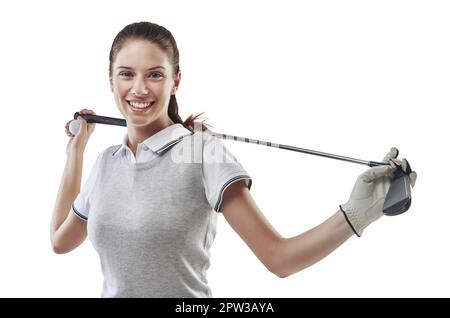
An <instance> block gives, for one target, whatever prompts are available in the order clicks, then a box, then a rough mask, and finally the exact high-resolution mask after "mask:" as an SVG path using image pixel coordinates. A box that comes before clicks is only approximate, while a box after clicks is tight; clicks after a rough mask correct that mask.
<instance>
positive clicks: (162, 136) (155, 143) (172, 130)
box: [113, 123, 192, 156]
mask: <svg viewBox="0 0 450 318" xmlns="http://www.w3.org/2000/svg"><path fill="white" fill-rule="evenodd" d="M191 134H192V132H191V131H190V130H189V129H186V128H185V127H184V126H183V125H182V124H179V123H176V124H173V125H170V126H169V127H167V128H164V129H163V130H160V131H158V132H157V133H156V134H154V135H153V136H151V137H149V138H147V139H146V140H144V141H143V142H142V144H144V145H145V146H147V147H148V148H149V149H151V150H152V151H153V152H155V153H157V154H158V155H159V154H161V153H162V152H164V151H165V150H167V149H169V148H170V147H172V146H173V145H175V144H177V143H178V142H180V141H181V140H182V139H183V137H185V136H188V135H191ZM127 142H128V134H127V135H125V136H124V137H123V139H122V145H121V146H120V147H119V148H118V149H117V150H116V151H115V152H114V153H113V156H115V155H116V154H118V153H120V152H122V151H123V150H126V149H129V148H128V146H127Z"/></svg>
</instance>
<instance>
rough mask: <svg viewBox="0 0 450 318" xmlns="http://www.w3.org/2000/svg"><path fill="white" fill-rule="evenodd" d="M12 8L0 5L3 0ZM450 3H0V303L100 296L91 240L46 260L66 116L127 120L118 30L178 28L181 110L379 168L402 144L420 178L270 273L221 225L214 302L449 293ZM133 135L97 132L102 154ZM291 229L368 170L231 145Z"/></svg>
mask: <svg viewBox="0 0 450 318" xmlns="http://www.w3.org/2000/svg"><path fill="white" fill-rule="evenodd" d="M5 3H7V4H5ZM449 16H450V6H449V4H448V2H445V1H307V2H300V1H230V0H227V1H214V2H213V1H149V0H145V1H130V0H128V1H121V2H104V1H99V2H96V1H76V2H75V1H73V2H72V3H68V2H66V1H65V2H57V1H54V2H52V1H14V2H2V3H1V4H0V39H1V50H0V58H1V59H0V61H1V70H2V74H1V76H0V81H1V85H0V87H1V92H2V94H1V106H2V107H1V115H0V116H1V117H2V125H1V128H0V129H1V136H2V140H3V141H2V145H1V157H0V160H1V165H0V167H1V168H0V169H1V171H0V172H1V174H0V175H1V212H0V213H1V220H0V253H1V256H0V257H1V262H0V296H2V297H98V296H99V295H100V291H101V284H102V275H101V271H100V264H99V261H98V257H97V254H96V252H95V251H94V249H93V247H92V245H91V244H90V242H89V241H88V240H87V241H86V242H85V243H84V244H83V245H82V246H81V247H80V248H78V249H76V250H75V251H73V252H71V253H69V254H66V255H55V254H53V253H52V250H51V247H50V240H49V225H50V218H51V214H52V211H53V205H54V202H55V198H56V193H57V190H58V186H59V182H60V178H61V176H62V172H63V167H64V163H65V146H66V143H67V137H66V135H65V133H64V124H65V123H66V122H67V121H68V120H69V119H71V117H72V116H73V113H74V112H75V111H77V110H79V109H81V108H84V107H87V108H91V109H94V110H95V111H96V112H97V114H101V115H105V116H119V112H118V110H117V108H116V106H115V103H114V100H113V95H112V93H111V92H110V91H109V86H108V80H107V79H108V77H107V75H108V74H107V70H108V53H109V49H110V45H111V43H112V40H113V38H114V36H115V35H116V33H117V32H118V31H120V29H122V28H123V27H124V26H125V25H127V24H129V23H132V22H137V21H152V22H156V23H158V24H161V25H163V26H165V27H166V28H168V29H169V30H170V31H171V32H172V33H173V35H174V36H175V38H176V39H177V42H178V46H179V49H180V54H181V69H182V82H181V86H180V90H179V92H178V101H179V105H180V114H181V117H182V118H186V117H187V116H188V115H189V114H191V113H198V112H202V111H205V112H206V117H208V118H209V123H210V124H212V125H213V126H214V128H215V129H216V131H220V132H224V133H229V134H235V135H239V136H246V137H250V138H257V139H261V140H267V141H272V142H277V143H283V144H288V145H293V146H299V147H304V148H311V149H317V150H321V151H326V152H331V153H337V154H342V155H346V156H351V157H356V158H361V159H365V160H380V159H381V158H382V157H383V156H384V154H385V153H386V152H387V151H388V150H389V148H390V147H391V146H393V145H395V146H397V147H398V148H399V149H400V152H401V153H400V156H401V157H402V156H405V157H407V158H408V159H409V161H410V162H411V164H412V166H413V168H414V169H415V170H416V171H417V172H418V180H417V186H416V187H415V188H414V192H413V205H412V207H411V209H410V210H409V211H408V213H406V214H404V215H401V216H398V217H384V218H382V219H381V220H380V221H378V222H376V223H375V224H373V225H372V226H370V227H369V228H368V229H367V230H366V232H365V233H364V235H363V237H362V238H360V239H358V238H356V237H353V238H351V239H350V240H349V241H348V242H346V243H345V244H344V245H343V246H342V247H340V248H339V249H338V250H336V251H335V252H334V253H332V254H331V255H330V256H329V257H327V258H325V259H324V260H322V261H321V262H319V263H318V264H316V265H314V266H312V267H310V268H308V269H306V270H304V271H302V272H299V273H297V274H294V275H292V276H290V277H288V278H285V279H280V278H277V277H275V276H274V275H273V274H271V273H270V272H269V271H267V270H266V269H265V267H264V266H263V265H262V264H261V263H260V262H259V261H258V260H257V259H256V257H255V256H254V255H253V254H252V252H251V251H250V250H249V249H248V247H247V246H246V245H245V244H244V243H243V241H241V239H240V238H239V237H238V236H237V235H236V233H235V232H234V231H233V230H232V229H231V227H230V226H229V225H228V224H227V223H226V221H225V220H224V219H223V217H222V216H221V217H220V220H219V224H218V234H217V237H216V241H215V243H214V245H213V248H212V265H211V268H210V270H209V276H208V278H209V282H210V285H211V288H212V290H213V295H214V296H216V297H350V296H355V297H372V296H373V297H416V296H419V297H432V296H438V297H444V296H445V297H449V296H450V289H449V287H448V286H449V284H450V278H449V273H448V270H449V268H450V256H449V248H448V245H449V242H450V235H449V221H450V213H449V212H450V211H449V208H448V205H447V204H448V195H449V189H448V181H447V180H448V178H449V173H448V171H447V169H446V161H447V159H448V157H449V150H448V143H447V137H446V136H448V130H449V129H448V128H447V127H448V126H447V118H448V115H447V108H448V106H449V101H450V94H449V84H450V78H449V74H450V62H449V61H450V59H449V56H450V45H449V43H450V42H449V35H450V19H449ZM124 133H125V130H124V129H123V128H119V127H109V126H99V125H97V128H96V130H95V133H94V135H93V136H92V138H91V140H90V143H89V144H88V148H87V150H86V152H85V165H84V173H83V183H84V181H85V180H86V178H87V176H88V174H89V171H90V169H91V167H92V165H93V162H94V160H95V158H96V157H97V155H98V154H99V153H100V152H101V151H102V150H104V149H105V148H106V147H108V146H110V145H114V144H118V143H120V141H121V138H122V136H123V134H124ZM226 145H227V146H228V147H229V149H230V150H231V151H232V152H233V154H234V155H235V156H236V157H237V158H238V159H239V161H240V162H241V163H242V165H243V166H244V167H245V168H246V169H247V171H248V173H249V174H250V175H251V176H252V177H253V187H252V190H251V193H252V195H253V196H254V198H255V200H256V202H257V203H258V206H259V207H260V209H261V210H262V211H263V212H264V214H265V215H266V216H267V218H268V219H269V220H270V222H271V223H272V224H273V225H274V226H275V228H276V229H277V230H278V231H279V232H280V233H281V234H282V235H284V236H286V237H289V236H293V235H297V234H300V233H302V232H304V231H306V230H308V229H309V228H311V227H313V226H315V225H317V224H319V223H320V222H322V221H324V220H325V219H326V218H328V217H329V216H330V215H332V214H333V213H334V212H336V211H337V209H338V205H339V204H340V203H344V202H345V201H346V200H347V198H348V196H349V194H350V192H351V189H352V187H353V183H354V181H355V179H356V177H357V175H358V174H359V173H361V172H362V171H364V169H366V168H365V167H364V166H358V165H353V164H350V163H345V162H339V161H334V160H328V159H323V158H318V157H313V156H308V155H304V154H300V153H294V152H288V151H283V150H278V149H274V148H265V147H261V146H257V145H247V144H241V143H236V142H232V141H226Z"/></svg>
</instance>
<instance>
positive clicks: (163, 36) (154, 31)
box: [109, 22, 208, 132]
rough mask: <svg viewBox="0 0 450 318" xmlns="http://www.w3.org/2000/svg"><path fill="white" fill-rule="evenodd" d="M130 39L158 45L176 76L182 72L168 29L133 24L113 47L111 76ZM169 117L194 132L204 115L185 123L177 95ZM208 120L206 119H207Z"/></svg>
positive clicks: (203, 127)
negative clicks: (121, 52) (180, 112)
mask: <svg viewBox="0 0 450 318" xmlns="http://www.w3.org/2000/svg"><path fill="white" fill-rule="evenodd" d="M128 39H144V40H148V41H150V42H152V43H154V44H156V45H158V46H159V47H160V48H161V50H163V51H165V52H166V54H167V56H168V57H169V61H170V63H171V64H172V67H173V72H174V75H176V74H178V72H179V71H180V54H179V52H178V47H177V43H176V42H175V38H174V37H173V35H172V33H170V31H169V30H167V29H166V28H164V27H162V26H160V25H158V24H155V23H151V22H137V23H132V24H129V25H127V26H126V27H124V28H123V29H122V30H121V31H120V32H119V33H117V35H116V37H115V38H114V41H113V43H112V45H111V51H110V52H109V75H110V76H111V75H112V68H113V64H114V61H115V59H116V56H117V53H119V51H120V50H121V49H122V46H123V44H124V43H125V42H126V41H127V40H128ZM167 112H168V115H169V117H170V119H172V121H173V122H174V123H180V124H182V125H183V126H184V127H185V128H187V129H189V130H190V131H191V132H194V121H195V119H197V118H199V116H201V115H202V114H204V113H200V114H197V115H195V116H194V115H193V114H192V115H190V116H189V117H188V118H187V119H186V120H185V121H184V122H183V120H182V119H181V117H180V115H178V103H177V99H176V98H175V95H171V96H170V100H169V109H168V111H167ZM205 120H206V119H205ZM205 120H203V121H202V130H203V131H205V130H208V125H206V124H205V123H204V121H205Z"/></svg>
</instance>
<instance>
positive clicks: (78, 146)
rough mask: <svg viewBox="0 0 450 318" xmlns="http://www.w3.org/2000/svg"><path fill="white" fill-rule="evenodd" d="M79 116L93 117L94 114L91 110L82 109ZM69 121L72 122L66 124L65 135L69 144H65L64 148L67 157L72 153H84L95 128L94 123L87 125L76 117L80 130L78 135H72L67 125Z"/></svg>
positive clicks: (79, 117)
mask: <svg viewBox="0 0 450 318" xmlns="http://www.w3.org/2000/svg"><path fill="white" fill-rule="evenodd" d="M80 114H91V115H95V112H94V111H93V110H90V109H86V108H84V109H82V110H81V111H80ZM71 121H72V120H70V121H68V122H67V123H66V134H67V136H69V142H68V143H67V148H66V152H67V155H69V154H70V153H71V152H74V151H75V152H84V149H85V148H86V145H87V142H88V140H89V137H90V136H91V135H92V132H93V131H94V128H95V123H90V124H88V123H87V122H86V120H85V119H84V118H83V117H81V116H78V118H77V121H78V123H79V125H80V128H79V130H78V133H77V134H76V135H74V134H72V133H71V132H70V131H69V125H70V122H71Z"/></svg>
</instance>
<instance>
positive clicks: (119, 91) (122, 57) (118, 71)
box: [110, 39, 180, 127]
mask: <svg viewBox="0 0 450 318" xmlns="http://www.w3.org/2000/svg"><path fill="white" fill-rule="evenodd" d="M179 81H180V74H177V76H175V77H174V76H173V68H172V65H171V64H170V62H169V59H168V56H167V54H166V53H165V52H164V51H162V50H161V49H160V48H159V47H158V46H157V45H156V44H153V43H152V42H150V41H147V40H143V39H131V40H128V41H126V42H125V43H124V45H123V46H122V48H121V50H120V51H119V52H118V53H117V56H116V60H115V61H114V64H113V68H112V74H111V76H110V84H111V90H112V91H113V93H114V99H115V101H116V104H117V107H118V108H119V111H120V112H121V113H122V115H123V116H124V117H125V119H126V120H127V124H128V125H133V126H134V127H144V126H148V125H150V124H155V125H161V126H163V127H165V126H168V125H170V124H171V123H172V121H171V120H170V118H169V116H168V114H167V109H168V105H169V100H170V96H171V95H172V94H174V93H175V90H176V88H177V87H178V84H179Z"/></svg>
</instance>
